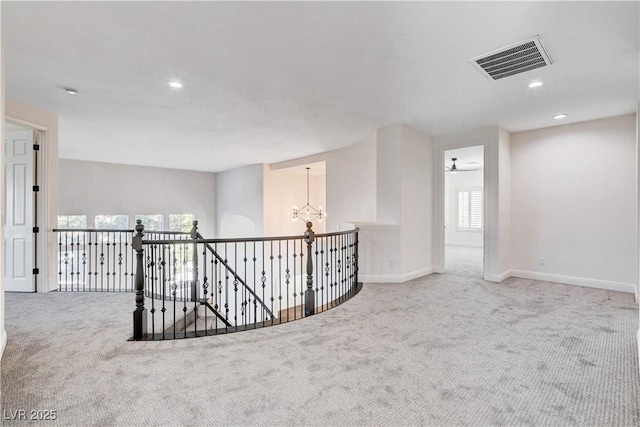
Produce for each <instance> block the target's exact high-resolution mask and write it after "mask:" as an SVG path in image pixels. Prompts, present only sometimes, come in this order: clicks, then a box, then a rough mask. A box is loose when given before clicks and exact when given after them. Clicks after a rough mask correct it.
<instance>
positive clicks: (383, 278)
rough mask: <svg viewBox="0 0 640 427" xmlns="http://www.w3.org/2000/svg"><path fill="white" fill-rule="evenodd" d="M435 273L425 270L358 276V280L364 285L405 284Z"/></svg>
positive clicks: (429, 269)
mask: <svg viewBox="0 0 640 427" xmlns="http://www.w3.org/2000/svg"><path fill="white" fill-rule="evenodd" d="M431 273H433V268H431V267H429V268H423V269H421V270H415V271H411V272H409V273H404V274H377V275H376V274H370V275H358V280H359V281H360V282H362V283H404V282H408V281H409V280H412V279H417V278H418V277H422V276H427V275H429V274H431Z"/></svg>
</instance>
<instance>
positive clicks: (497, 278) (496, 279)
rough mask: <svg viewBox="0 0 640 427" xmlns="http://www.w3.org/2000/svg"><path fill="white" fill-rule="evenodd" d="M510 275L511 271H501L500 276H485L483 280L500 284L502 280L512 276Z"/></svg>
mask: <svg viewBox="0 0 640 427" xmlns="http://www.w3.org/2000/svg"><path fill="white" fill-rule="evenodd" d="M511 273H512V270H507V271H503V272H502V273H500V274H485V276H484V280H486V281H487V282H496V283H500V282H502V281H503V280H506V279H508V278H509V277H511V276H513V274H511Z"/></svg>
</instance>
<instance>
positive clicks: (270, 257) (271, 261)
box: [269, 240, 275, 323]
mask: <svg viewBox="0 0 640 427" xmlns="http://www.w3.org/2000/svg"><path fill="white" fill-rule="evenodd" d="M270 243H271V245H270V248H269V273H270V276H271V280H270V285H271V286H270V287H271V296H270V298H269V300H270V301H271V312H272V313H273V302H274V301H275V298H274V297H273V282H274V280H273V240H271V242H270ZM273 320H274V319H272V322H271V323H273Z"/></svg>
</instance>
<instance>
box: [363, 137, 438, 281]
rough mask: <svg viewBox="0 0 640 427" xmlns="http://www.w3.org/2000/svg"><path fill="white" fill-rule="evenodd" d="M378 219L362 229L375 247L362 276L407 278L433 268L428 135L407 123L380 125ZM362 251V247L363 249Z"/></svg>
mask: <svg viewBox="0 0 640 427" xmlns="http://www.w3.org/2000/svg"><path fill="white" fill-rule="evenodd" d="M376 146H377V156H376V158H377V176H376V190H377V191H376V206H377V221H376V224H374V225H369V226H365V227H364V228H363V232H362V233H361V234H362V235H363V236H364V238H367V236H369V237H370V239H371V241H370V242H368V243H370V244H372V245H373V246H374V247H375V248H376V251H377V252H378V254H377V258H378V261H377V262H376V263H375V265H374V266H373V267H374V268H375V270H373V271H370V272H369V273H372V274H369V275H367V272H366V271H365V272H364V273H363V275H362V276H363V280H365V281H367V280H368V281H375V282H405V281H407V280H411V279H413V278H416V277H420V276H423V275H426V274H429V273H431V272H432V271H433V268H432V263H431V261H432V256H431V216H432V206H431V188H432V182H431V176H432V174H431V164H432V159H431V155H432V151H433V146H432V142H431V138H430V137H429V136H428V135H426V134H424V133H422V132H419V131H417V130H415V129H412V128H410V127H408V126H405V125H394V126H389V127H385V128H382V129H379V130H378V136H377V145H376ZM365 250H366V249H365Z"/></svg>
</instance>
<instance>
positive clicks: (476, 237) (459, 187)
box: [444, 145, 485, 279]
mask: <svg viewBox="0 0 640 427" xmlns="http://www.w3.org/2000/svg"><path fill="white" fill-rule="evenodd" d="M444 175H445V176H444V227H445V229H444V244H445V246H444V271H445V273H449V274H454V275H457V276H463V277H469V278H475V279H483V278H484V222H485V213H484V205H485V203H484V198H485V196H484V146H482V145H479V146H474V147H465V148H459V149H455V150H448V151H445V152H444Z"/></svg>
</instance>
